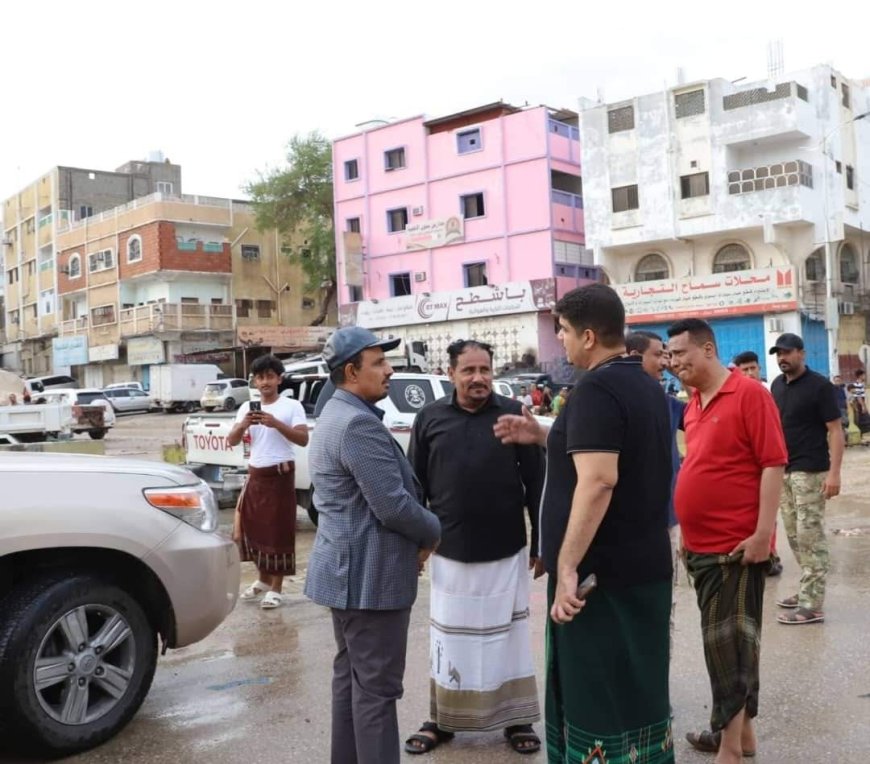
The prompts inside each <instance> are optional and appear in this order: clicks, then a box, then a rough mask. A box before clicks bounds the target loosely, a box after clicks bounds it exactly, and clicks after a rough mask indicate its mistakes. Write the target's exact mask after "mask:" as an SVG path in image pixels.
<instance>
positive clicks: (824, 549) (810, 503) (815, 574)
mask: <svg viewBox="0 0 870 764" xmlns="http://www.w3.org/2000/svg"><path fill="white" fill-rule="evenodd" d="M770 354H771V355H776V361H777V363H778V364H779V368H780V370H781V371H782V374H781V375H780V376H778V377H777V378H776V379H775V380H773V385H772V386H771V392H772V393H773V398H774V400H775V401H776V405H777V407H778V408H779V413H780V416H781V417H782V429H783V431H784V432H785V442H786V447H787V448H788V467H786V471H785V482H784V485H783V491H782V499H781V501H780V512H781V513H782V522H783V524H784V525H785V532H786V535H787V536H788V543H789V546H790V547H791V550H792V552H794V556H795V558H796V559H797V562H798V565H800V568H801V581H800V590H799V591H798V593H797V594H796V595H793V596H791V597H785V598H783V599H780V600H777V603H776V604H777V605H779V606H780V607H782V608H785V609H786V610H788V611H789V612H786V613H782V614H781V615H780V616H779V617H778V618H777V620H778V621H779V622H780V623H783V624H789V625H800V624H807V623H818V622H820V621H823V620H824V618H825V614H824V609H823V608H824V604H825V583H826V580H827V574H828V568H829V567H830V554H829V551H828V540H827V538H826V537H825V502H826V500H827V499H832V498H834V497H835V496H837V495H838V494H839V493H840V467H841V465H842V462H843V451H844V450H845V448H846V440H845V436H844V434H843V425H842V419H841V416H842V415H841V413H840V409H839V407H838V406H837V398H836V394H835V391H834V386H833V385H832V384H831V382H830V381H829V380H828V379H827V378H826V377H824V376H822V375H821V374H817V373H816V372H814V371H812V370H811V369H809V368H808V367H807V365H806V351H805V350H804V341H803V339H801V338H800V337H799V336H798V335H797V334H790V333H786V334H781V335H780V336H779V337H778V338H777V340H776V344H774V346H773V347H772V348H770Z"/></svg>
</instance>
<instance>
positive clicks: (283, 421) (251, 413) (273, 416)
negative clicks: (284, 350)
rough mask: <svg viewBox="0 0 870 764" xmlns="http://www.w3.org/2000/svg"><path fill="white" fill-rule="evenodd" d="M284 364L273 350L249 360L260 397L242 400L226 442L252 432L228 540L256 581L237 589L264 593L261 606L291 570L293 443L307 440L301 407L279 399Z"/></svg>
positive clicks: (274, 598)
mask: <svg viewBox="0 0 870 764" xmlns="http://www.w3.org/2000/svg"><path fill="white" fill-rule="evenodd" d="M283 373H284V365H283V364H282V363H281V361H280V360H279V359H278V358H276V357H275V356H273V355H267V356H261V357H260V358H258V359H257V360H256V361H254V363H253V364H251V374H252V375H253V377H254V384H255V385H256V386H257V389H258V390H259V391H260V401H250V402H248V403H243V404H242V405H241V406H240V407H239V411H238V414H237V415H236V424H235V425H234V427H233V429H232V430H231V431H230V434H229V437H228V442H229V444H230V445H231V446H236V445H238V444H239V443H241V441H242V438H243V437H244V435H245V433H246V432H248V433H250V435H251V458H250V460H249V462H248V479H247V481H246V483H245V487H244V488H243V489H242V495H241V496H240V497H239V502H238V505H237V506H236V516H235V522H234V524H233V540H234V541H235V542H236V543H237V544H238V545H239V552H240V554H241V558H242V560H243V561H247V562H253V563H254V564H255V565H256V566H257V569H258V570H259V572H260V577H259V580H257V581H255V582H254V583H253V584H251V586H249V587H248V588H247V589H245V591H244V592H242V594H241V599H243V600H254V599H256V598H257V597H258V596H259V595H260V594H261V593H263V592H265V596H264V597H263V600H262V602H261V603H260V607H261V608H263V609H264V610H269V609H272V608H276V607H279V606H280V605H281V588H282V586H283V582H284V576H292V575H294V574H295V573H296V461H295V446H297V445H298V446H305V445H307V444H308V424H307V419H306V416H305V409H303V408H302V404H301V403H299V401H297V400H294V399H292V398H279V397H278V389H279V387H280V384H281V376H282V374H283Z"/></svg>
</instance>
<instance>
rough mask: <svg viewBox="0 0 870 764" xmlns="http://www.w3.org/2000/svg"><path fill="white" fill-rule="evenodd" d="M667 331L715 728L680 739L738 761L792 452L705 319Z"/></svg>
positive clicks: (762, 395) (688, 539)
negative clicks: (721, 354) (688, 390)
mask: <svg viewBox="0 0 870 764" xmlns="http://www.w3.org/2000/svg"><path fill="white" fill-rule="evenodd" d="M668 337H669V338H670V339H669V341H668V350H669V351H670V354H671V370H672V371H673V372H674V373H676V374H677V376H678V377H679V378H680V381H681V382H682V383H683V384H685V385H690V386H691V387H693V388H695V393H694V395H693V396H692V399H691V400H690V401H689V403H688V405H687V406H686V411H685V414H684V417H683V422H684V428H685V432H686V459H685V461H684V462H683V466H682V468H681V469H680V475H679V478H678V479H677V487H676V493H675V497H674V503H675V508H676V512H677V518H678V519H679V522H680V527H681V529H682V534H683V547H684V550H685V554H686V567H687V568H688V570H689V573H690V574H691V576H692V580H693V582H694V585H695V591H696V594H697V597H698V606H699V608H700V609H701V631H702V634H703V640H704V656H705V658H706V661H707V671H708V673H709V675H710V684H711V686H712V690H713V707H712V712H711V716H710V724H711V728H712V730H705V731H703V732H700V733H697V732H690V733H689V734H688V735H686V739H687V740H688V741H689V742H690V743H691V744H692V745H693V746H694V747H695V748H697V749H699V750H702V751H717V752H718V753H717V756H716V763H717V764H732V762H733V763H735V764H736V763H737V762H740V761H741V760H742V758H741V757H742V756H743V755H746V754H750V755H751V754H754V752H755V748H756V739H755V730H754V728H753V723H752V719H753V718H754V717H755V716H756V715H757V714H758V689H759V675H758V659H759V653H760V647H761V609H762V601H763V597H764V582H765V577H766V576H765V574H766V572H767V569H768V567H769V564H770V556H771V538H772V536H773V529H774V527H775V525H776V511H777V507H778V504H779V494H780V490H781V488H782V478H783V473H784V470H785V465H786V463H787V462H788V453H787V451H786V447H785V438H784V436H783V432H782V425H781V424H780V417H779V412H778V411H777V408H776V404H775V403H774V401H773V398H772V397H771V396H770V394H769V393H768V392H767V390H765V389H764V388H763V387H762V386H761V385H759V384H758V383H757V382H755V381H754V380H752V379H750V378H748V377H745V376H743V374H742V373H741V372H740V370H739V369H735V370H734V371H729V370H728V369H727V368H725V366H723V365H722V363H721V361H720V360H719V358H718V355H717V351H716V339H715V337H714V335H713V330H712V329H711V327H710V325H709V324H708V323H707V322H706V321H702V320H701V319H698V318H688V319H684V320H682V321H678V322H677V323H675V324H674V325H673V326H671V327H670V328H669V329H668Z"/></svg>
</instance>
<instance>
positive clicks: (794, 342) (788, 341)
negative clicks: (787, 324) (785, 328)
mask: <svg viewBox="0 0 870 764" xmlns="http://www.w3.org/2000/svg"><path fill="white" fill-rule="evenodd" d="M803 349H804V341H803V340H802V339H801V338H800V337H798V336H797V335H796V334H792V333H791V332H786V333H785V334H780V335H779V337H777V338H776V342H775V343H774V345H773V347H772V348H771V349H770V350H768V351H767V352H768V354H769V355H774V354H775V353H776V351H777V350H803Z"/></svg>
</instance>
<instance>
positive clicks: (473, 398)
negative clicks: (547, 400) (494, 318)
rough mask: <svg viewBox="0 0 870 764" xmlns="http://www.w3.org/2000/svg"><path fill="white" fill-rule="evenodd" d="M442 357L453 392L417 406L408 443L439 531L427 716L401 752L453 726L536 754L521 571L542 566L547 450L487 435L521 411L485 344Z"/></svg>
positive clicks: (427, 744) (433, 566)
mask: <svg viewBox="0 0 870 764" xmlns="http://www.w3.org/2000/svg"><path fill="white" fill-rule="evenodd" d="M447 353H448V355H449V357H450V365H449V367H448V374H449V376H450V381H451V382H452V383H453V384H454V386H455V391H454V393H453V395H452V396H449V397H444V398H441V399H439V400H437V401H435V402H433V403H430V404H429V405H428V406H426V407H425V408H424V409H423V410H422V411H420V413H419V414H417V417H416V419H415V421H414V429H413V432H412V434H411V444H410V448H409V451H408V458H409V459H410V461H411V464H412V465H413V467H414V472H415V473H416V475H417V477H418V479H419V480H420V483H421V484H422V486H423V491H424V496H425V498H426V499H427V500H428V502H429V507H430V508H431V509H432V511H433V512H434V513H435V514H436V515H437V516H438V518H439V520H440V521H441V527H442V528H443V531H442V538H441V544H440V545H439V547H438V551H437V552H436V553H435V554H434V555H433V556H432V560H431V563H430V573H431V592H432V594H431V600H430V603H431V604H430V614H431V619H430V624H431V625H430V640H431V642H430V663H431V666H430V677H431V679H430V690H431V691H430V698H431V700H430V706H431V716H430V720H429V721H427V722H426V723H425V724H424V725H423V726H422V727H421V729H420V730H419V732H417V733H416V734H414V735H412V736H411V737H410V738H409V739H408V740H407V742H406V743H405V750H406V751H408V752H409V753H425V752H427V751H430V750H432V749H433V748H435V747H436V746H437V745H439V744H440V743H442V742H444V741H446V740H449V739H451V738H452V737H453V736H454V734H455V733H456V732H466V731H483V730H496V729H503V730H504V734H505V736H506V737H507V738H508V740H509V741H510V744H511V746H512V747H513V748H514V750H515V751H517V752H519V753H533V752H535V751H537V750H539V749H540V747H541V741H540V739H539V738H538V736H537V735H536V734H535V731H534V729H533V728H532V724H533V723H534V722H537V721H539V720H540V718H541V714H540V708H539V707H538V689H537V684H536V682H535V670H534V665H533V664H532V649H531V640H530V635H529V574H528V570H530V569H536V575H542V574H543V570H542V569H541V568H540V566H539V565H538V562H539V560H538V551H537V550H538V507H539V504H540V498H541V489H542V488H543V482H544V463H543V454H542V452H541V449H540V447H539V446H537V445H504V444H502V443H501V442H500V441H499V440H497V439H496V437H495V435H494V434H493V427H494V426H495V424H496V421H497V420H498V418H499V416H501V415H503V414H516V415H520V416H521V415H522V411H523V408H522V404H520V403H519V402H518V401H514V400H511V399H510V398H503V397H502V396H500V395H496V394H495V393H494V392H493V390H492V378H493V372H492V355H493V353H492V347H491V346H490V345H487V344H486V343H484V342H477V341H475V340H456V341H455V342H453V343H451V345H450V346H449V347H448V348H447ZM526 508H528V512H529V521H530V525H531V531H532V533H531V535H532V538H531V549H532V551H531V553H530V552H529V547H528V546H527V545H526V541H527V539H526V522H525V509H526Z"/></svg>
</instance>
